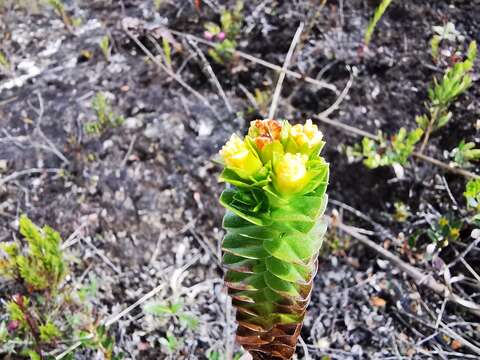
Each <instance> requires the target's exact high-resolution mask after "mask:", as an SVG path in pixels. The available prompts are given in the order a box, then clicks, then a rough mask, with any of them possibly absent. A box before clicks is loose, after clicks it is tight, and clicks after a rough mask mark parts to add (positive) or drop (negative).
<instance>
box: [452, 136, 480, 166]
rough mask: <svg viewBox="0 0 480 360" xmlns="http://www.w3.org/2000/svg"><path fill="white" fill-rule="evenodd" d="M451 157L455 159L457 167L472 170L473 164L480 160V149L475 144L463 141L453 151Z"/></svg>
mask: <svg viewBox="0 0 480 360" xmlns="http://www.w3.org/2000/svg"><path fill="white" fill-rule="evenodd" d="M450 156H451V157H452V158H453V163H454V165H455V166H458V167H463V168H470V167H472V166H473V164H472V162H475V161H479V160H480V149H477V148H476V147H475V143H474V142H467V143H466V142H465V140H462V141H461V142H460V144H458V146H457V147H456V148H455V149H453V150H452V152H451V153H450Z"/></svg>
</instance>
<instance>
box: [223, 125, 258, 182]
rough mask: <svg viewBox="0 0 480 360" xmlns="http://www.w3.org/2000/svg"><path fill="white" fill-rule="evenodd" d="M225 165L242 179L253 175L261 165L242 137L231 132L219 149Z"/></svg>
mask: <svg viewBox="0 0 480 360" xmlns="http://www.w3.org/2000/svg"><path fill="white" fill-rule="evenodd" d="M220 156H221V157H222V158H223V161H224V162H225V165H226V167H228V168H231V169H232V170H233V171H235V172H236V173H237V175H238V176H240V177H241V178H242V179H248V178H250V177H251V176H253V175H255V174H256V173H257V171H259V170H260V169H261V168H262V167H263V165H262V162H261V161H260V159H259V158H258V157H257V156H256V155H255V154H254V153H253V152H252V150H250V149H249V148H248V146H247V144H246V143H245V141H243V140H242V139H240V138H239V137H238V136H237V135H235V134H233V135H232V137H231V138H230V140H229V141H228V142H227V143H226V144H225V145H224V146H223V147H222V149H221V150H220Z"/></svg>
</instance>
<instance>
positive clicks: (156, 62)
mask: <svg viewBox="0 0 480 360" xmlns="http://www.w3.org/2000/svg"><path fill="white" fill-rule="evenodd" d="M122 25H123V30H124V31H125V32H126V33H127V35H128V36H129V37H130V39H132V40H133V41H134V42H135V44H137V45H138V47H139V48H140V49H142V51H143V52H144V53H145V55H147V57H148V58H149V59H150V60H152V61H153V63H154V64H156V65H157V66H158V67H159V68H160V69H162V70H163V71H165V72H166V73H167V74H168V75H169V76H170V77H172V78H173V79H174V80H175V81H177V82H178V83H179V84H180V85H181V86H183V87H184V88H185V89H187V90H188V91H190V92H191V93H192V94H193V95H194V96H195V97H197V98H198V99H199V100H200V101H201V102H202V103H203V104H204V105H205V106H207V107H208V108H209V109H210V111H211V112H212V113H213V114H214V115H215V117H216V118H217V119H218V120H220V116H219V115H218V113H217V112H216V111H215V109H214V108H213V107H212V105H210V103H209V102H208V100H207V98H206V97H204V96H203V95H202V94H200V93H199V92H198V91H196V90H195V89H194V88H192V87H191V86H190V85H188V84H187V83H186V82H185V81H184V80H183V79H182V78H181V77H180V76H179V75H178V74H176V73H174V72H173V71H171V70H170V69H169V68H168V67H167V66H165V65H164V64H162V62H161V61H159V60H158V59H157V58H156V57H155V56H154V55H153V54H152V53H151V52H150V50H148V49H147V48H146V47H145V45H143V44H142V42H141V41H140V40H138V38H137V37H136V36H135V35H134V34H132V33H131V32H130V30H128V28H127V22H125V21H124V22H123V23H122Z"/></svg>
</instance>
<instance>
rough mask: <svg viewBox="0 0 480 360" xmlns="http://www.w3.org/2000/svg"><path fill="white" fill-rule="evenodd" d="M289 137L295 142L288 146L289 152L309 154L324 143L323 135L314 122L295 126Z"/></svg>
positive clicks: (291, 129) (308, 121) (310, 121)
mask: <svg viewBox="0 0 480 360" xmlns="http://www.w3.org/2000/svg"><path fill="white" fill-rule="evenodd" d="M289 137H290V139H291V140H293V143H292V142H290V143H289V144H288V145H287V151H289V152H296V151H300V152H302V153H304V154H309V153H310V152H311V150H312V149H313V148H315V147H316V146H317V145H319V144H320V143H321V142H322V138H323V134H322V132H321V131H319V130H318V127H317V125H315V124H313V123H312V120H307V121H306V122H305V125H300V124H297V125H294V126H292V127H291V128H290V132H289Z"/></svg>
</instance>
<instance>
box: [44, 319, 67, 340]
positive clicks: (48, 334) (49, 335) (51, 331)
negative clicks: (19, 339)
mask: <svg viewBox="0 0 480 360" xmlns="http://www.w3.org/2000/svg"><path fill="white" fill-rule="evenodd" d="M39 330H40V339H41V340H42V341H44V342H46V343H48V342H51V341H52V340H54V339H57V338H59V337H60V336H61V335H62V334H61V333H60V330H59V329H58V327H57V326H56V325H55V324H54V323H52V322H50V321H47V322H46V323H45V324H42V325H40V326H39Z"/></svg>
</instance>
